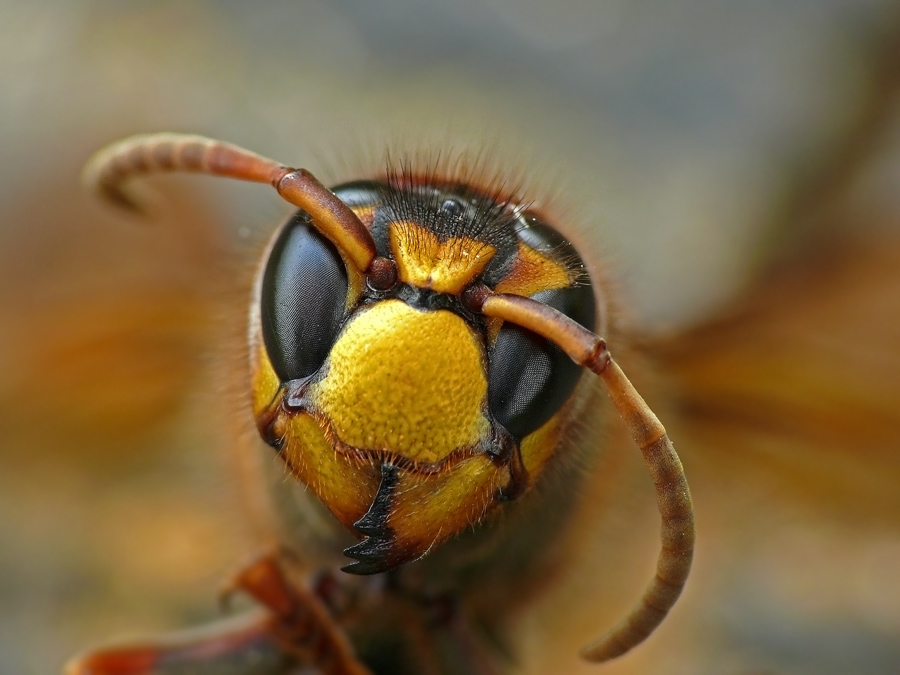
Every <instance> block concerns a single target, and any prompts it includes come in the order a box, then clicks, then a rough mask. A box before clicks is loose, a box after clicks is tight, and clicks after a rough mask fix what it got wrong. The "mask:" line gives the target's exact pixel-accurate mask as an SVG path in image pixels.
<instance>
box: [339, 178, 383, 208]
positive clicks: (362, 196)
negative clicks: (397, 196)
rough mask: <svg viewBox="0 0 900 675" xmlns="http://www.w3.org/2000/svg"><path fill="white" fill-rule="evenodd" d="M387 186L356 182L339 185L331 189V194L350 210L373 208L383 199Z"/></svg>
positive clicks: (365, 181)
mask: <svg viewBox="0 0 900 675" xmlns="http://www.w3.org/2000/svg"><path fill="white" fill-rule="evenodd" d="M386 189H387V186H386V185H385V184H384V183H379V182H378V181H374V180H356V181H352V182H349V183H341V184H340V185H338V186H337V187H335V188H333V189H332V192H334V194H336V195H337V196H338V198H340V200H341V201H342V202H344V203H345V204H346V205H347V206H349V207H350V208H354V207H360V206H375V205H377V204H380V203H381V202H382V201H383V199H384V191H385V190H386Z"/></svg>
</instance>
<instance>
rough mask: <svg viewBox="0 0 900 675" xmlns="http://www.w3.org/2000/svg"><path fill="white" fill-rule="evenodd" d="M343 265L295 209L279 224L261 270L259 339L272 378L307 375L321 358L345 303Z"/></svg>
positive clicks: (335, 334) (331, 341)
mask: <svg viewBox="0 0 900 675" xmlns="http://www.w3.org/2000/svg"><path fill="white" fill-rule="evenodd" d="M347 288H348V282H347V270H346V268H345V267H344V262H343V260H342V259H341V256H340V254H339V253H338V252H337V249H336V248H335V247H334V245H333V244H332V243H331V242H330V241H328V240H327V239H326V238H325V237H323V236H322V235H321V234H319V233H318V231H317V230H316V229H315V228H314V227H313V226H312V225H311V224H310V222H309V216H308V215H307V214H306V213H305V212H303V211H300V212H298V213H297V214H295V215H294V216H293V217H292V218H291V219H290V221H288V223H287V224H286V225H285V227H284V229H283V230H282V232H281V234H280V235H279V236H278V240H277V241H276V242H275V245H274V247H273V248H272V253H271V255H270V256H269V260H268V262H267V263H266V269H265V272H264V273H263V282H262V297H261V298H260V315H261V320H262V334H263V342H264V344H265V346H266V351H267V353H268V355H269V360H270V361H271V363H272V367H273V368H274V369H275V373H276V374H277V375H278V377H279V378H280V379H281V380H282V381H283V382H286V381H288V380H296V379H300V378H304V377H308V376H310V375H312V374H313V373H315V372H316V371H317V370H318V369H319V368H320V367H321V366H322V363H324V361H325V358H326V357H327V356H328V352H329V351H330V350H331V346H332V344H333V343H334V340H335V337H336V336H337V332H338V329H339V328H340V324H341V321H342V320H343V317H344V308H345V305H346V303H347Z"/></svg>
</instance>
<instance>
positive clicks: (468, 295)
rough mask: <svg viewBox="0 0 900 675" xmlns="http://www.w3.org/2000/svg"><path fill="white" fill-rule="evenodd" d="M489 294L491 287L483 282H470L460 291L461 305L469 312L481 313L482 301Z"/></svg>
mask: <svg viewBox="0 0 900 675" xmlns="http://www.w3.org/2000/svg"><path fill="white" fill-rule="evenodd" d="M490 295H491V289H490V288H488V287H487V286H485V285H484V284H472V285H471V286H467V287H466V288H465V289H464V290H463V292H462V298H461V299H462V303H463V306H464V307H465V308H466V309H468V310H469V311H470V312H474V313H476V314H479V313H481V308H482V306H483V305H484V301H485V300H487V299H488V297H489V296H490Z"/></svg>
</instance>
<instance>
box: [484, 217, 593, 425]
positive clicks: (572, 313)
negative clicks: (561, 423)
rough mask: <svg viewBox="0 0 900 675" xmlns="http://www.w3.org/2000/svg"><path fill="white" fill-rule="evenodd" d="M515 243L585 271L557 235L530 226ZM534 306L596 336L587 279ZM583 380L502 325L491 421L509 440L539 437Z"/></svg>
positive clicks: (549, 348) (543, 347)
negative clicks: (539, 431)
mask: <svg viewBox="0 0 900 675" xmlns="http://www.w3.org/2000/svg"><path fill="white" fill-rule="evenodd" d="M529 225H530V226H529V227H528V228H527V229H524V230H521V231H520V232H519V238H520V239H521V240H522V241H523V242H524V243H526V244H528V245H529V246H531V247H532V248H534V249H536V250H539V251H542V252H546V251H548V250H551V251H552V253H553V255H554V257H558V259H560V260H564V261H566V263H567V265H568V266H569V267H570V268H571V267H575V266H579V265H583V263H582V261H581V257H580V256H579V255H578V252H577V251H576V250H575V248H574V247H573V246H572V245H571V244H570V243H569V242H568V241H567V240H565V239H564V238H563V237H562V236H561V235H560V234H559V233H558V232H557V231H556V230H554V229H553V228H551V227H550V226H549V225H546V224H544V223H541V222H539V221H533V220H530V221H529ZM531 297H532V298H533V299H534V300H537V301H539V302H542V303H544V304H545V305H549V306H550V307H553V308H554V309H557V310H559V311H560V312H562V313H563V314H565V315H566V316H568V317H569V318H571V319H574V320H575V321H577V322H578V323H580V324H581V325H582V326H584V327H585V328H587V329H588V330H591V331H592V330H594V328H595V322H596V316H595V314H596V309H595V306H594V291H593V289H592V288H591V285H590V283H589V281H588V280H587V278H585V280H584V283H582V284H580V285H576V286H568V287H565V288H558V289H552V290H547V291H541V292H539V293H535V294H534V295H532V296H531ZM581 374H582V368H581V367H580V366H578V365H577V364H576V363H575V362H573V361H572V360H571V359H570V358H569V357H568V356H567V355H566V354H565V353H564V352H563V351H562V350H561V349H560V348H559V347H557V346H556V345H554V344H553V343H551V342H549V341H548V340H546V339H544V338H542V337H540V336H539V335H536V334H535V333H532V332H531V331H529V330H527V329H525V328H521V327H519V326H516V325H512V324H508V323H507V324H504V326H503V327H502V328H501V329H500V332H499V334H498V336H497V340H496V342H495V343H494V345H493V349H492V350H491V357H490V372H489V379H488V383H489V384H488V405H489V407H490V410H491V414H492V415H493V416H494V419H495V420H496V421H497V422H499V423H500V424H502V425H503V426H504V428H506V430H507V431H509V433H510V434H512V435H513V436H515V437H516V438H519V439H522V438H524V437H525V436H528V435H529V434H530V433H532V432H534V431H537V429H539V428H540V427H541V426H543V425H544V423H546V422H547V421H548V420H549V419H550V418H551V417H553V415H555V414H556V413H557V411H558V410H559V409H560V408H561V407H562V405H563V404H564V403H565V402H566V400H567V399H568V398H569V396H570V395H571V394H572V391H573V390H574V389H575V385H576V384H577V383H578V380H579V378H580V377H581Z"/></svg>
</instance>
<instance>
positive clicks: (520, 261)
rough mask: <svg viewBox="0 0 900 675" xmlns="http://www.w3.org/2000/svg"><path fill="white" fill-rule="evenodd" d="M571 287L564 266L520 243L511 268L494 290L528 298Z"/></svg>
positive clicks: (570, 281)
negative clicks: (536, 294) (543, 292)
mask: <svg viewBox="0 0 900 675" xmlns="http://www.w3.org/2000/svg"><path fill="white" fill-rule="evenodd" d="M571 285H572V279H571V277H570V276H569V270H567V269H566V266H565V265H563V264H561V263H559V262H558V261H556V260H554V259H553V258H551V257H549V256H547V255H545V254H544V253H541V252H540V251H536V250H534V249H533V248H531V247H530V246H527V245H526V244H523V243H522V242H521V241H520V242H519V247H518V251H517V255H516V259H515V261H514V262H513V265H512V268H511V269H510V270H509V272H508V273H507V274H506V276H505V277H503V279H501V280H500V282H499V283H498V284H497V286H496V287H495V288H494V290H495V291H496V292H497V293H512V294H513V295H524V296H525V297H529V296H532V295H534V294H535V293H539V292H541V291H551V290H554V289H557V288H566V287H567V286H571Z"/></svg>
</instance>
